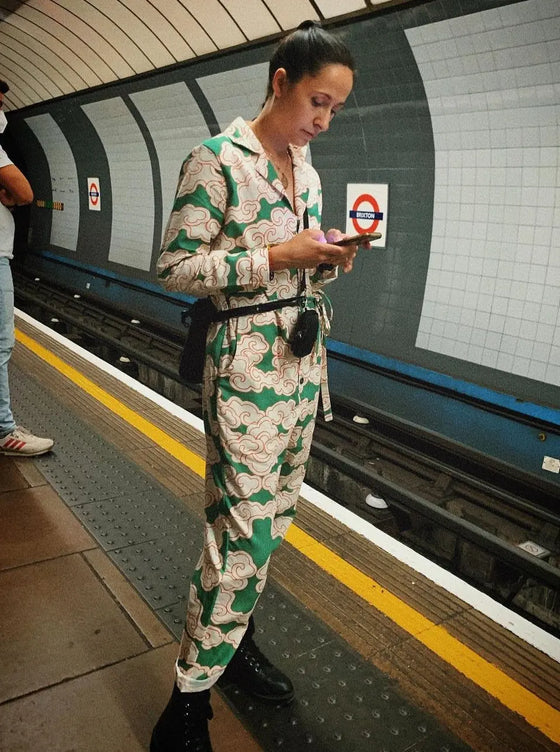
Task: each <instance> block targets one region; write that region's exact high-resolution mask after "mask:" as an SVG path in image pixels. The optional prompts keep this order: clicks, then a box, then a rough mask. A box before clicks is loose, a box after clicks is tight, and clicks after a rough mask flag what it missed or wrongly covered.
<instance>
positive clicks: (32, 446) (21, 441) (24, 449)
mask: <svg viewBox="0 0 560 752" xmlns="http://www.w3.org/2000/svg"><path fill="white" fill-rule="evenodd" d="M53 444H54V441H53V440H52V439H42V438H40V437H39V436H33V434H32V433H31V431H28V430H27V428H24V427H23V426H16V427H15V428H14V430H13V431H12V432H11V433H9V434H8V435H7V436H3V437H2V438H1V439H0V454H13V455H21V456H24V457H34V456H36V455H38V454H45V452H48V451H49V449H52V447H53Z"/></svg>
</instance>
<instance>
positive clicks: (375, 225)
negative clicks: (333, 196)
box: [346, 183, 389, 248]
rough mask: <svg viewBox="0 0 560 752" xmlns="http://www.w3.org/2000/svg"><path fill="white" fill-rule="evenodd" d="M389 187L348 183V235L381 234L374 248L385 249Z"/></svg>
mask: <svg viewBox="0 0 560 752" xmlns="http://www.w3.org/2000/svg"><path fill="white" fill-rule="evenodd" d="M388 210H389V185H388V184H387V183H348V185H347V186H346V233H347V234H348V235H355V234H356V233H363V232H380V233H381V237H380V238H379V240H374V241H373V242H372V244H371V245H372V246H375V247H376V248H385V244H386V240H387V214H388Z"/></svg>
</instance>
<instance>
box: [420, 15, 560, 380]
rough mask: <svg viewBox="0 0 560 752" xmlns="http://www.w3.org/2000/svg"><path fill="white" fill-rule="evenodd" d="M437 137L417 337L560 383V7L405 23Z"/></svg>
mask: <svg viewBox="0 0 560 752" xmlns="http://www.w3.org/2000/svg"><path fill="white" fill-rule="evenodd" d="M407 37H408V39H409V41H410V44H411V46H412V49H413V52H414V55H415V57H416V60H417V62H418V66H419V69H420V73H421V75H422V78H423V81H424V85H425V89H426V95H427V98H428V103H429V107H430V113H431V118H432V124H433V132H434V147H435V160H436V162H435V195H434V221H433V232H432V243H431V248H430V262H429V269H428V277H427V282H426V289H425V298H424V304H423V308H422V316H421V320H420V324H419V330H418V336H417V340H416V344H417V346H418V347H420V348H425V349H427V350H430V351H433V352H437V353H442V354H444V355H450V356H453V357H455V358H460V359H463V360H465V361H470V362H472V363H477V364H480V365H484V366H488V367H490V368H495V369H500V370H503V371H507V372H510V373H513V374H518V375H521V376H526V377H529V378H531V379H536V380H538V381H543V382H547V383H549V384H555V385H560V232H559V230H560V205H559V201H558V198H559V191H558V187H557V186H558V178H559V154H560V148H559V146H560V3H559V2H557V0H527V1H526V2H522V3H517V4H513V5H507V6H504V7H501V8H496V9H492V10H486V11H483V12H479V13H473V14H471V15H468V16H464V17H460V18H455V19H452V20H446V21H441V22H439V23H432V24H428V25H424V26H420V27H417V28H415V29H409V30H408V31H407Z"/></svg>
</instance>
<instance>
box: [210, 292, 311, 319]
mask: <svg viewBox="0 0 560 752" xmlns="http://www.w3.org/2000/svg"><path fill="white" fill-rule="evenodd" d="M304 301H305V295H297V296H296V297H295V298H284V299H283V300H269V301H267V302H266V303H255V305H248V306H239V307H238V308H225V309H224V310H223V311H216V313H215V314H214V315H213V316H212V321H227V319H232V318H234V317H236V316H245V315H246V314H248V313H264V312H265V311H275V310H276V309H277V308H285V307H286V306H297V305H300V304H301V303H303V302H304Z"/></svg>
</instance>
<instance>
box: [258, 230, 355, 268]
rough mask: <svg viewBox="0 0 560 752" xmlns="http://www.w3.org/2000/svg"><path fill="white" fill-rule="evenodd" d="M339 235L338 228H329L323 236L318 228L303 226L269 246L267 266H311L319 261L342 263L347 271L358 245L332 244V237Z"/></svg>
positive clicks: (332, 264) (314, 265)
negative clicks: (286, 237)
mask: <svg viewBox="0 0 560 752" xmlns="http://www.w3.org/2000/svg"><path fill="white" fill-rule="evenodd" d="M343 237H344V235H343V234H342V233H341V232H340V231H339V230H329V232H328V233H327V237H325V235H324V234H323V232H321V230H303V232H300V233H298V234H297V235H294V237H293V238H292V239H291V240H288V242H287V243H280V244H278V245H273V246H270V248H269V249H268V258H269V265H270V269H271V271H280V270H281V269H312V268H314V267H316V266H319V264H330V265H331V266H342V268H343V269H344V271H345V272H346V271H350V269H352V262H353V261H354V257H355V255H356V253H357V250H358V246H355V245H350V246H338V245H333V241H336V240H341V239H342V238H343ZM328 241H330V242H328Z"/></svg>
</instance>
